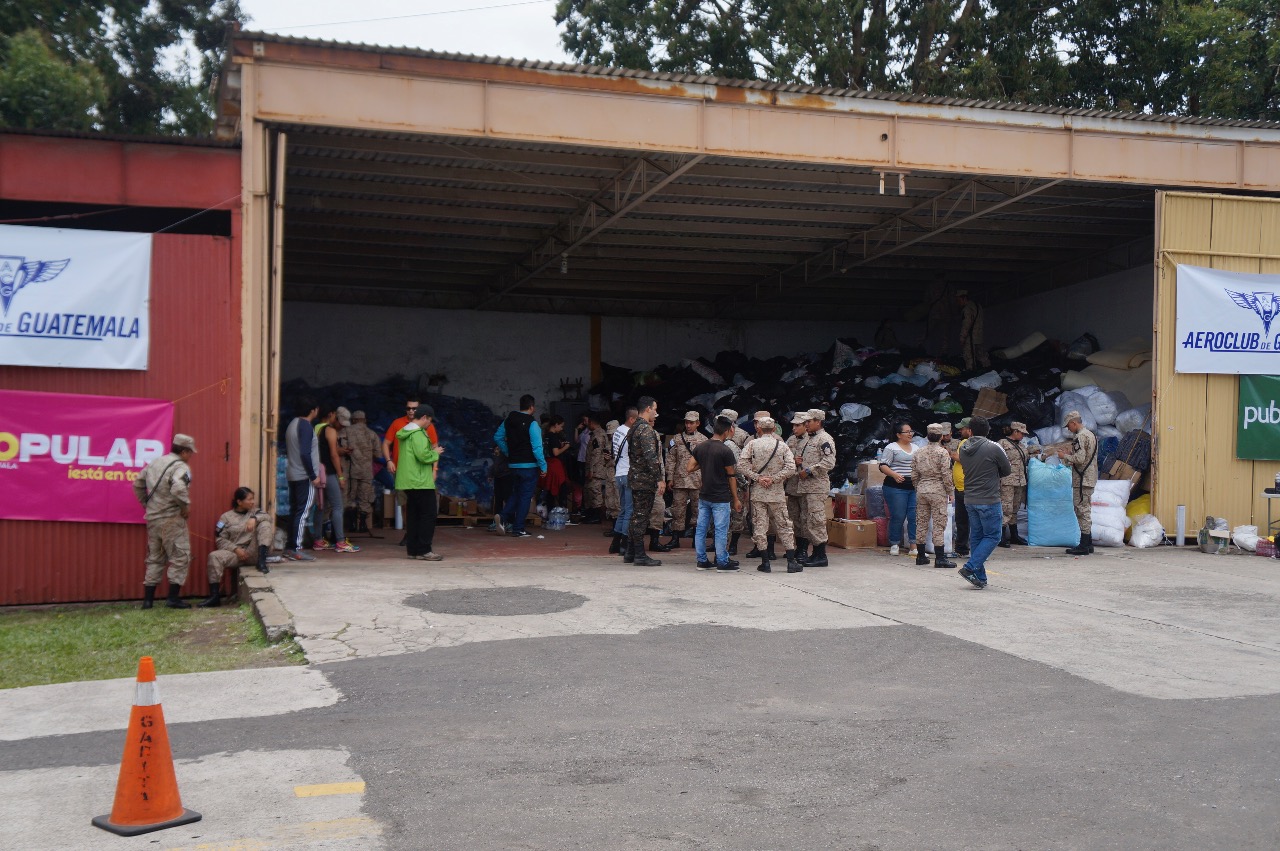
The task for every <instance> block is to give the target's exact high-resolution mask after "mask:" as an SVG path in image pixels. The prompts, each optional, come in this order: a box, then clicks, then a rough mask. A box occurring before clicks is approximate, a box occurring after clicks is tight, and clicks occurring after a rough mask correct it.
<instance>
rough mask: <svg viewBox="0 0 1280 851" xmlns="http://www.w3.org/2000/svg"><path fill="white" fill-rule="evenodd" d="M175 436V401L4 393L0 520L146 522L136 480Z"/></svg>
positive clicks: (0, 396)
mask: <svg viewBox="0 0 1280 851" xmlns="http://www.w3.org/2000/svg"><path fill="white" fill-rule="evenodd" d="M172 439H173V403H172V402H161V401H157V400H155V399H129V398H122V397H116V396H80V395H71V394H66V393H28V392H22V391H17V390H0V518H3V519H5V520H76V521H82V522H86V523H141V522H143V520H142V511H143V509H142V506H141V505H139V504H138V500H137V499H136V498H135V497H134V495H133V480H134V479H136V478H137V477H138V472H139V471H140V470H141V469H142V468H143V467H145V466H146V465H147V463H148V462H150V461H151V460H152V459H155V458H159V457H160V456H161V455H164V454H165V453H166V452H168V451H169V443H170V441H171V440H172Z"/></svg>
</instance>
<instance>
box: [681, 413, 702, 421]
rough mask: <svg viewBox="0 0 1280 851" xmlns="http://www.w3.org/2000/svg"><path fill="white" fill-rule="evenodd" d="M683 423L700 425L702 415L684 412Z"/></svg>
mask: <svg viewBox="0 0 1280 851" xmlns="http://www.w3.org/2000/svg"><path fill="white" fill-rule="evenodd" d="M684 421H685V422H687V423H700V422H702V415H701V414H699V413H698V412H697V411H686V412H685V415H684Z"/></svg>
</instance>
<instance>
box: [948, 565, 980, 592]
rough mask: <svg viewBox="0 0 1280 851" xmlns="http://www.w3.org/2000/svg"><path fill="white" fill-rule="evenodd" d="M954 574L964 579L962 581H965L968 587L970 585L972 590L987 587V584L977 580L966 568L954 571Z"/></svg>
mask: <svg viewBox="0 0 1280 851" xmlns="http://www.w3.org/2000/svg"><path fill="white" fill-rule="evenodd" d="M956 573H958V574H960V575H961V576H962V577H964V581H965V582H968V583H969V584H970V585H972V586H973V587H974V588H986V587H987V583H985V582H983V581H982V580H981V579H979V578H978V577H977V576H976V575H975V574H974V572H973V571H972V570H970V569H969V568H968V566H964V567H961V568H960V569H959V570H957V571H956Z"/></svg>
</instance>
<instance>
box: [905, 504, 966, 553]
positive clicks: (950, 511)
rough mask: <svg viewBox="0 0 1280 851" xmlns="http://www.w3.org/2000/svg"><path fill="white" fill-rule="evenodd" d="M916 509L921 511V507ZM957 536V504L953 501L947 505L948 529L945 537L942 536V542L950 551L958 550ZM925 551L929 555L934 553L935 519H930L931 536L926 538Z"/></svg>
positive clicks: (944, 534)
mask: <svg viewBox="0 0 1280 851" xmlns="http://www.w3.org/2000/svg"><path fill="white" fill-rule="evenodd" d="M916 510H917V511H919V509H916ZM911 534H913V535H914V534H915V532H914V531H912V533H911ZM955 537H956V507H955V504H954V503H952V504H950V505H948V506H947V531H946V532H945V533H943V538H942V543H943V545H944V546H945V547H946V549H947V552H948V553H953V552H955V551H956V547H955ZM924 551H925V552H926V553H928V554H929V555H933V554H934V552H933V520H930V521H929V537H927V538H925V541H924ZM943 555H946V553H943Z"/></svg>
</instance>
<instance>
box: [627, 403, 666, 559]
mask: <svg viewBox="0 0 1280 851" xmlns="http://www.w3.org/2000/svg"><path fill="white" fill-rule="evenodd" d="M636 408H637V409H639V411H640V418H639V419H637V420H636V424H635V425H634V426H632V427H631V433H630V435H629V437H630V446H629V447H628V452H629V453H630V459H631V470H630V472H629V473H628V474H627V477H628V484H629V486H630V488H631V522H630V524H629V525H628V527H627V534H628V537H629V538H630V539H631V549H630V551H629V552H628V553H627V555H626V556H625V557H624V559H623V560H624V561H626V562H629V563H631V564H635V565H637V566H640V567H651V566H656V565H660V564H662V562H661V561H659V560H658V559H654V558H649V554H648V553H646V552H645V551H644V535H645V532H646V531H647V529H648V526H649V515H650V514H651V513H652V512H653V502H654V500H655V499H657V498H658V497H660V496H662V493H663V491H664V490H665V489H666V486H667V483H666V482H665V481H664V479H663V473H664V471H663V469H662V447H661V445H660V443H659V441H658V433H657V432H656V431H654V430H653V423H654V421H655V420H656V419H657V418H658V403H657V402H656V401H655V400H654V398H653V397H652V396H641V397H640V401H639V402H637V403H636Z"/></svg>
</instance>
